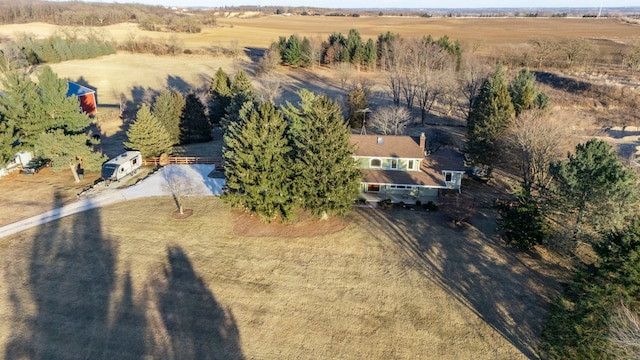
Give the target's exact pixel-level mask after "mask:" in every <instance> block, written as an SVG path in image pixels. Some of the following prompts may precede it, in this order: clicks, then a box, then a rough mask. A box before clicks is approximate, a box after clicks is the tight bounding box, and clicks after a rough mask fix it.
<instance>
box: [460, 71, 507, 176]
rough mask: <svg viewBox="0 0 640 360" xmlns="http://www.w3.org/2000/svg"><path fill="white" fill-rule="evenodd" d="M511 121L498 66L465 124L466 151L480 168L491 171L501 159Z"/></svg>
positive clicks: (501, 72)
mask: <svg viewBox="0 0 640 360" xmlns="http://www.w3.org/2000/svg"><path fill="white" fill-rule="evenodd" d="M513 117H514V110H513V104H512V103H511V95H509V89H508V83H507V79H506V76H505V73H504V68H503V67H502V65H498V66H497V67H496V69H495V71H494V72H493V74H491V75H490V76H489V78H487V80H485V82H484V84H483V85H482V88H481V89H480V93H479V94H478V98H477V100H476V102H475V103H474V104H473V107H472V108H471V110H470V113H469V119H468V120H467V151H468V152H469V155H471V157H472V159H473V160H474V161H475V162H476V163H478V164H481V165H486V166H489V167H490V168H491V167H493V165H494V164H495V162H496V160H497V159H498V158H499V157H501V156H502V153H501V152H502V151H503V146H502V142H503V141H504V139H505V136H506V133H507V129H508V127H509V125H510V124H511V122H512V120H513Z"/></svg>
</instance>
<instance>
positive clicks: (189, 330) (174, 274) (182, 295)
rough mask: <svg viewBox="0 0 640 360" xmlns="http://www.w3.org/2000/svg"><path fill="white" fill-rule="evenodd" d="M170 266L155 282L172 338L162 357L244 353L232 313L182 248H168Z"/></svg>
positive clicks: (220, 356)
mask: <svg viewBox="0 0 640 360" xmlns="http://www.w3.org/2000/svg"><path fill="white" fill-rule="evenodd" d="M167 257H168V262H169V264H168V267H166V268H165V270H164V277H163V278H162V279H158V281H157V282H156V283H155V284H154V290H153V291H154V293H155V294H156V296H157V304H158V307H159V310H160V314H161V316H162V322H163V323H164V328H165V329H166V331H167V333H168V335H169V337H170V340H169V344H164V346H160V347H159V348H163V350H162V351H163V353H161V354H158V355H159V356H160V357H161V358H173V359H229V360H234V359H235V360H240V359H243V358H244V356H243V354H242V350H241V348H240V333H239V331H238V327H237V325H236V322H235V319H234V317H233V313H232V312H231V310H230V309H229V308H223V307H222V306H221V305H220V304H219V303H218V302H217V300H216V298H215V297H214V296H213V294H212V293H211V291H210V290H209V289H208V288H207V285H206V284H205V283H204V282H203V281H202V279H201V278H200V277H199V276H198V275H197V274H196V272H195V270H194V269H193V265H192V264H191V261H190V260H189V258H188V257H187V255H186V254H185V253H184V251H183V250H182V248H180V247H177V246H172V247H169V248H168V249H167Z"/></svg>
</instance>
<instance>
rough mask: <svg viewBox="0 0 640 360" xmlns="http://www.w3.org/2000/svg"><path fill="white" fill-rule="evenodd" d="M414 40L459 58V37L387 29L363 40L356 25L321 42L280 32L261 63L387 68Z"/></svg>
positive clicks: (460, 50)
mask: <svg viewBox="0 0 640 360" xmlns="http://www.w3.org/2000/svg"><path fill="white" fill-rule="evenodd" d="M415 41H419V42H422V43H423V45H424V46H431V45H435V46H437V47H439V48H440V49H442V50H443V51H445V52H447V53H449V54H450V55H452V56H454V57H456V59H458V61H459V59H460V57H461V56H462V45H461V44H460V42H459V41H457V40H456V41H454V42H451V41H450V39H449V37H448V36H446V35H445V36H443V37H441V38H439V39H437V40H436V39H434V38H433V37H431V35H428V36H425V37H422V38H420V39H419V40H414V39H404V38H402V37H400V35H398V34H394V33H391V32H387V33H385V34H380V35H379V36H378V38H377V40H374V39H367V40H366V41H364V39H362V37H361V36H360V33H359V32H358V30H357V29H351V30H349V33H348V34H347V36H345V35H343V34H342V33H336V32H334V33H332V34H330V35H329V36H328V38H327V40H324V41H322V42H320V41H318V40H317V39H309V38H307V37H306V36H304V37H302V38H300V37H299V36H298V35H296V34H292V35H290V36H289V37H288V38H287V37H284V36H281V37H280V38H279V39H278V41H277V42H274V43H272V44H271V46H270V47H269V49H268V50H267V52H266V54H265V59H264V60H263V64H262V65H263V67H266V68H270V67H273V66H275V65H287V66H292V67H310V66H313V65H314V64H315V65H327V66H332V65H336V64H339V63H348V64H352V65H353V66H355V67H356V68H357V69H360V68H362V69H366V70H369V71H373V70H377V69H380V70H389V67H390V66H392V64H393V62H394V60H396V62H398V61H400V60H399V57H400V56H403V55H405V54H402V52H403V51H405V50H408V51H410V52H411V51H412V50H414V49H415V48H414V47H411V45H415V44H413V43H414V42H415Z"/></svg>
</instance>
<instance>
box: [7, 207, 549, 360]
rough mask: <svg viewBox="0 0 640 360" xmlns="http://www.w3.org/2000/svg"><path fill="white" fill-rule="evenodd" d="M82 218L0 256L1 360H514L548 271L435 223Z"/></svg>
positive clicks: (416, 216)
mask: <svg viewBox="0 0 640 360" xmlns="http://www.w3.org/2000/svg"><path fill="white" fill-rule="evenodd" d="M188 207H189V208H193V209H194V210H195V212H194V214H193V215H192V216H191V217H189V218H188V219H183V220H174V219H172V218H171V212H172V211H173V210H174V205H173V203H172V202H171V200H170V199H169V198H155V199H145V200H140V201H135V202H128V203H123V204H118V205H114V206H111V207H107V208H104V209H100V210H94V211H89V212H86V213H83V214H78V215H75V216H73V217H70V218H66V219H63V220H60V221H58V222H53V223H50V224H48V225H45V226H42V227H40V228H36V229H32V230H29V231H25V232H23V233H20V234H17V235H15V236H12V237H10V238H5V239H3V240H2V242H0V252H1V254H2V258H3V262H2V264H3V266H2V272H3V276H2V279H3V282H2V285H1V287H2V291H1V292H0V294H1V295H0V344H1V345H0V353H2V354H3V355H4V356H5V357H6V358H18V357H21V356H23V355H27V354H31V356H33V355H34V354H35V356H36V357H42V358H52V357H58V358H67V359H74V358H92V359H99V358H128V357H138V358H139V357H143V356H144V355H149V356H152V357H163V358H164V357H172V358H225V359H234V358H236V359H237V358H241V356H243V357H245V358H258V359H292V358H309V357H313V358H318V359H337V358H340V359H390V358H396V359H416V358H425V357H428V358H437V359H518V358H527V357H531V356H532V354H533V353H532V348H533V347H534V346H535V342H536V338H537V335H538V333H539V331H540V329H541V324H542V321H543V319H544V314H545V310H544V309H545V307H546V305H547V303H548V301H549V299H550V298H551V297H552V296H553V295H554V294H555V293H556V290H555V289H556V288H557V285H556V283H555V278H557V277H558V276H559V275H560V274H561V273H562V271H561V270H560V268H558V267H557V266H556V265H552V264H550V262H548V261H540V260H536V259H534V258H532V257H530V256H528V255H526V254H520V253H513V252H511V251H509V250H505V249H504V247H503V246H501V245H500V244H498V243H496V240H495V236H494V235H495V234H493V231H492V230H491V229H492V228H493V225H492V222H491V220H487V219H485V218H484V217H483V216H479V217H478V218H477V219H476V220H474V221H472V222H471V225H470V226H469V227H467V228H466V229H464V230H461V229H457V228H451V227H448V226H447V225H446V224H447V222H446V219H444V218H442V217H441V216H440V215H438V214H437V213H426V212H417V211H387V212H381V211H377V210H373V209H363V210H358V211H356V212H355V214H354V215H353V216H352V217H351V218H349V225H348V226H347V227H346V228H345V229H343V230H341V231H338V232H335V233H332V234H330V235H318V236H313V237H298V238H288V239H282V238H278V237H241V236H237V235H235V233H234V229H233V221H232V216H233V215H232V213H231V212H229V211H228V209H227V208H226V207H225V206H224V205H222V203H221V202H220V201H219V200H217V199H212V198H208V199H200V200H195V199H192V200H191V202H190V204H188Z"/></svg>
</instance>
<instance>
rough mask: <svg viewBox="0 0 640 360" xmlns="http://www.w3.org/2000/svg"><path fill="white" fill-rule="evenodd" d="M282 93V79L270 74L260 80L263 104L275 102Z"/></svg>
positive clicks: (259, 92) (259, 93)
mask: <svg viewBox="0 0 640 360" xmlns="http://www.w3.org/2000/svg"><path fill="white" fill-rule="evenodd" d="M281 92H282V81H281V80H280V77H278V76H276V75H273V74H270V75H267V76H263V77H261V78H260V87H259V88H258V96H259V97H260V100H261V101H262V102H274V100H275V99H276V98H277V97H278V96H280V93H281Z"/></svg>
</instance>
